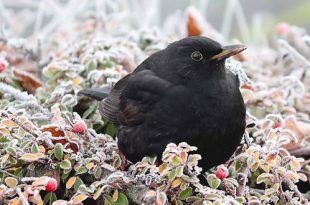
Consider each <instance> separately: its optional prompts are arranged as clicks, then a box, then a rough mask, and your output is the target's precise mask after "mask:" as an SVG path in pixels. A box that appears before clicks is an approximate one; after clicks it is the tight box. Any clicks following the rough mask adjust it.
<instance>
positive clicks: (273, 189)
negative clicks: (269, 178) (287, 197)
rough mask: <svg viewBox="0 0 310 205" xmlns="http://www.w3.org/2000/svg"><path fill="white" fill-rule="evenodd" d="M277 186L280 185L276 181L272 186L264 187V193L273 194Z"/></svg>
mask: <svg viewBox="0 0 310 205" xmlns="http://www.w3.org/2000/svg"><path fill="white" fill-rule="evenodd" d="M279 187H280V185H279V184H278V183H276V184H274V185H273V186H272V188H269V189H266V190H265V194H266V195H271V194H274V193H275V192H277V191H278V189H279Z"/></svg>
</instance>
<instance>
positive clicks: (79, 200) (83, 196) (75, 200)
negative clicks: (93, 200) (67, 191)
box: [72, 194, 88, 205]
mask: <svg viewBox="0 0 310 205" xmlns="http://www.w3.org/2000/svg"><path fill="white" fill-rule="evenodd" d="M87 198H88V196H87V195H86V194H78V195H76V196H75V197H74V198H73V199H72V203H73V205H78V204H80V203H82V201H84V200H85V199H87Z"/></svg>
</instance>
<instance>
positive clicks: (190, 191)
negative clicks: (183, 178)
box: [179, 187, 193, 200]
mask: <svg viewBox="0 0 310 205" xmlns="http://www.w3.org/2000/svg"><path fill="white" fill-rule="evenodd" d="M192 194H193V189H192V187H187V188H186V189H185V190H183V191H181V192H180V193H179V199H180V200H185V199H186V198H187V197H190V196H191V195H192Z"/></svg>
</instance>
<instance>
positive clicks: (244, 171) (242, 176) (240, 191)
mask: <svg viewBox="0 0 310 205" xmlns="http://www.w3.org/2000/svg"><path fill="white" fill-rule="evenodd" d="M248 171H249V170H248V168H247V167H246V166H244V167H242V168H241V172H240V173H238V176H237V181H238V184H239V186H238V187H237V192H236V195H237V196H244V191H245V186H246V182H247V176H248Z"/></svg>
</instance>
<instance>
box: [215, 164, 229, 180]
mask: <svg viewBox="0 0 310 205" xmlns="http://www.w3.org/2000/svg"><path fill="white" fill-rule="evenodd" d="M216 177H217V178H219V179H220V180H223V179H225V178H226V177H228V169H227V168H226V167H224V166H218V167H217V169H216Z"/></svg>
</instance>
